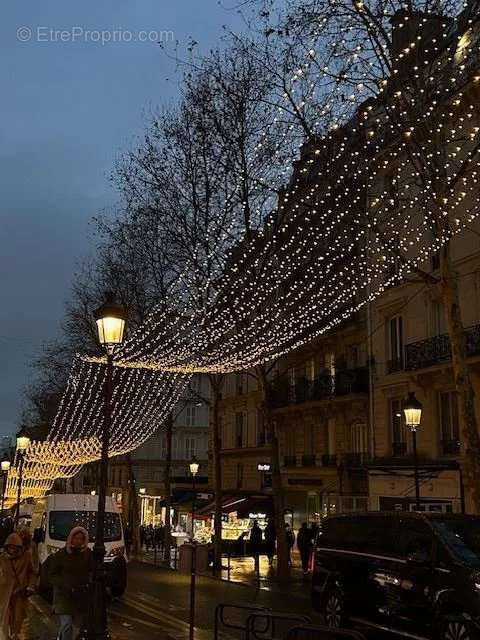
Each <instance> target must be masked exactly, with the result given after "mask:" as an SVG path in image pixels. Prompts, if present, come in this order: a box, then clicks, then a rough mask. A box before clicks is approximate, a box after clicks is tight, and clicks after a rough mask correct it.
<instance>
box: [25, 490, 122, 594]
mask: <svg viewBox="0 0 480 640" xmlns="http://www.w3.org/2000/svg"><path fill="white" fill-rule="evenodd" d="M97 509H98V496H91V495H84V494H81V493H80V494H76V493H66V494H53V495H49V496H46V497H45V498H40V499H39V500H37V501H36V503H35V506H34V509H33V513H32V524H31V529H32V531H33V541H34V549H33V556H34V560H35V562H36V563H37V565H39V569H40V591H41V592H43V593H44V595H46V596H48V595H49V592H50V591H51V588H50V587H49V584H48V559H49V557H50V556H52V554H54V553H55V552H56V551H58V550H59V549H62V548H63V547H64V546H65V543H66V540H67V537H68V534H69V533H70V531H71V530H72V529H73V527H76V526H81V527H84V528H85V529H86V530H87V531H88V535H89V537H90V544H89V546H90V548H92V547H93V543H94V542H95V529H96V523H97ZM105 549H106V555H105V568H106V572H107V585H108V587H109V588H110V591H111V593H112V595H114V596H121V595H122V594H123V592H124V591H125V588H126V586H127V556H126V553H125V541H124V538H123V527H122V519H121V517H120V513H119V511H118V509H117V507H116V505H115V504H114V503H113V501H112V499H111V498H110V497H107V499H106V504H105Z"/></svg>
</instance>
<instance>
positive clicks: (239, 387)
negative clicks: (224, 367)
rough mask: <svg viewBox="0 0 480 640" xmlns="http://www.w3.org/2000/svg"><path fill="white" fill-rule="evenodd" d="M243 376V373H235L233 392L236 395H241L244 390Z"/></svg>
mask: <svg viewBox="0 0 480 640" xmlns="http://www.w3.org/2000/svg"><path fill="white" fill-rule="evenodd" d="M245 387H246V385H245V376H244V374H243V373H236V374H235V393H236V395H237V396H241V395H243V394H244V393H245V392H246V388H245Z"/></svg>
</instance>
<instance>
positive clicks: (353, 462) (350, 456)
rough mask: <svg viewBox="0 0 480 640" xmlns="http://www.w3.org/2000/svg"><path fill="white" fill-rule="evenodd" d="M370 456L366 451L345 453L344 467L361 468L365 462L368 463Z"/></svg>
mask: <svg viewBox="0 0 480 640" xmlns="http://www.w3.org/2000/svg"><path fill="white" fill-rule="evenodd" d="M370 460H371V456H370V454H369V453H367V452H366V451H364V452H362V453H346V454H345V465H346V466H347V467H361V466H363V465H364V464H366V463H367V462H370Z"/></svg>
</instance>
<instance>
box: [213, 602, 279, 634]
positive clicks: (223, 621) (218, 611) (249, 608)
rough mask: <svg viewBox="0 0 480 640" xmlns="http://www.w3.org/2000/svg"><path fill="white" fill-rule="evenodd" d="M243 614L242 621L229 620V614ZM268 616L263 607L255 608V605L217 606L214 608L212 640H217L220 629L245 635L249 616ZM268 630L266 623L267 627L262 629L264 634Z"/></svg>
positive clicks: (266, 610)
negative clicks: (241, 632) (261, 614)
mask: <svg viewBox="0 0 480 640" xmlns="http://www.w3.org/2000/svg"><path fill="white" fill-rule="evenodd" d="M232 613H233V614H237V616H238V614H240V617H241V615H242V614H244V616H243V617H244V619H243V620H239V621H234V620H229V614H230V615H231V614H232ZM252 613H253V614H256V613H258V614H260V613H263V614H268V613H269V610H268V609H266V608H265V607H261V606H257V605H243V604H219V605H217V606H216V607H215V625H214V636H213V637H214V640H218V637H219V633H220V630H221V629H230V630H235V631H243V632H244V633H246V630H247V621H248V619H249V616H250V615H251V614H252ZM267 630H268V622H267V627H266V628H265V629H264V633H266V632H267Z"/></svg>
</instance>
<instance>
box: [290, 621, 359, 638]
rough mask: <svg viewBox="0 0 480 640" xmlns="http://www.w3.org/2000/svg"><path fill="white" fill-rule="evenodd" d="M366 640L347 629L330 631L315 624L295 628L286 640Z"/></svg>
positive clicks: (357, 633)
mask: <svg viewBox="0 0 480 640" xmlns="http://www.w3.org/2000/svg"><path fill="white" fill-rule="evenodd" d="M343 638H345V640H347V639H348V638H350V640H366V639H365V636H364V635H363V634H361V633H359V632H358V631H347V630H346V629H329V628H328V627H320V626H317V625H313V624H308V625H304V626H301V627H293V629H290V631H289V632H288V635H287V638H286V640H342V639H343Z"/></svg>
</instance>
